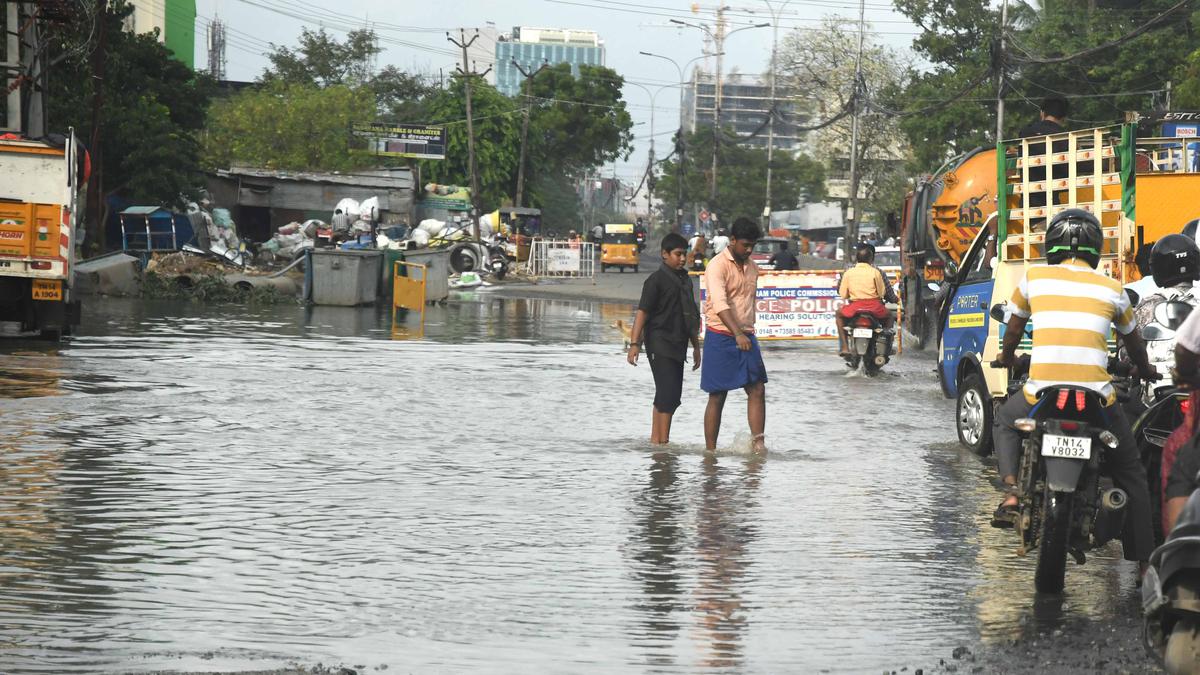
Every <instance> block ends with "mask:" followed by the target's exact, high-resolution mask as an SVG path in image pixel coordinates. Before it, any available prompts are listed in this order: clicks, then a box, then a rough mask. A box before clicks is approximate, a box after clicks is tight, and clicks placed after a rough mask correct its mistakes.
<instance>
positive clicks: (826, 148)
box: [778, 18, 911, 217]
mask: <svg viewBox="0 0 1200 675" xmlns="http://www.w3.org/2000/svg"><path fill="white" fill-rule="evenodd" d="M856 33H857V31H853V32H852V31H850V30H847V28H846V26H845V24H844V23H843V22H842V21H841V20H840V19H836V18H827V19H826V20H825V22H824V25H823V26H822V28H821V29H820V30H819V31H804V32H803V33H801V32H800V31H793V32H792V33H790V34H789V35H787V36H786V37H785V38H784V40H783V44H782V45H781V46H780V49H779V56H778V63H779V66H778V68H779V71H780V72H779V76H780V79H781V81H782V82H784V83H786V85H787V87H788V88H789V89H791V90H793V91H803V92H809V93H810V95H811V96H812V97H814V98H815V99H816V102H815V104H813V105H812V106H811V108H810V114H811V115H812V116H813V117H814V118H815V119H816V120H818V121H823V120H828V119H832V118H834V117H836V116H837V115H839V114H841V113H843V111H847V110H850V108H851V107H852V99H853V93H854V91H855V83H854V78H855V60H856V57H857V49H858V36H857V34H856ZM910 70H911V65H910V64H909V63H908V62H907V61H906V60H905V59H903V58H901V57H900V56H898V55H897V54H896V52H895V51H893V50H891V49H889V48H888V47H886V46H884V45H882V44H879V43H877V42H875V41H873V40H866V41H865V43H864V45H863V55H862V78H863V81H862V90H863V91H864V92H865V93H866V95H867V96H868V97H870V96H876V97H880V96H881V95H882V94H884V93H886V92H890V91H893V90H895V89H897V88H898V87H900V86H901V83H902V82H903V81H904V79H905V77H906V75H907V73H908V72H909V71H910ZM851 127H852V120H851V118H850V117H849V116H848V115H847V116H845V117H843V118H842V119H840V120H838V121H836V122H834V123H833V124H830V125H828V126H826V127H824V128H822V129H818V130H817V131H814V132H812V134H813V136H814V141H813V144H812V146H813V147H814V148H816V149H817V153H816V154H817V158H818V159H819V160H821V161H822V162H823V163H824V164H825V165H826V166H827V167H829V169H830V170H831V173H832V174H833V175H834V176H836V183H835V185H834V186H831V188H836V189H837V190H838V191H839V192H843V191H844V194H845V195H847V196H849V192H850V190H849V187H850V179H849V165H850V161H849V159H850V149H851V145H852V143H851V136H852V129H851ZM910 156H911V151H910V149H909V147H908V143H907V142H906V140H905V138H904V135H903V133H902V132H901V130H900V127H899V124H898V123H897V120H896V119H895V117H893V116H892V115H889V114H887V112H886V111H882V110H879V109H875V108H872V107H870V106H869V105H868V106H866V110H865V111H864V112H862V113H861V114H860V120H859V130H858V157H857V158H856V160H855V161H856V164H857V169H858V171H859V175H860V177H861V179H860V186H859V196H860V198H861V199H862V200H863V201H862V205H861V206H862V208H863V210H864V212H867V211H871V210H875V211H876V212H877V213H879V214H880V216H881V217H882V216H883V215H884V214H886V213H888V212H891V211H895V210H897V209H898V208H899V207H900V204H901V202H902V201H903V199H904V194H903V192H899V193H898V194H897V193H896V186H897V185H903V184H904V182H903V180H902V179H898V178H897V176H906V175H907V173H908V168H907V163H908V159H909V157H910Z"/></svg>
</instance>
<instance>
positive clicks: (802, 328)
mask: <svg viewBox="0 0 1200 675" xmlns="http://www.w3.org/2000/svg"><path fill="white" fill-rule="evenodd" d="M841 274H842V273H841V272H824V271H820V272H818V271H810V272H766V271H764V272H761V273H760V274H759V275H758V292H757V294H756V296H755V308H756V310H757V316H756V317H755V326H754V329H755V334H756V336H757V337H758V339H759V340H834V339H837V323H836V318H835V317H836V314H837V311H838V309H840V308H841V306H842V305H843V304H845V301H844V300H842V299H841V298H840V297H838V282H839V280H840V279H841ZM889 276H890V275H889ZM707 295H708V294H707V291H706V289H705V287H704V276H703V275H701V276H700V299H701V302H702V303H703V301H704V299H705V298H706V297H707ZM701 319H702V320H703V312H701Z"/></svg>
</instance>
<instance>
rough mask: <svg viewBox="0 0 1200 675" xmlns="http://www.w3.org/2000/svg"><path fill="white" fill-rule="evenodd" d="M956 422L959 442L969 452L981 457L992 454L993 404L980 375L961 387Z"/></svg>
mask: <svg viewBox="0 0 1200 675" xmlns="http://www.w3.org/2000/svg"><path fill="white" fill-rule="evenodd" d="M954 421H955V426H956V427H958V440H959V442H960V443H962V444H963V445H964V446H966V448H967V449H968V450H970V451H971V452H973V453H975V454H976V455H979V456H980V457H985V456H987V455H990V454H992V402H991V400H989V398H988V393H987V389H986V388H984V386H983V378H982V377H980V376H979V374H978V373H971V374H970V375H968V376H967V377H966V379H964V380H963V381H962V384H960V385H959V387H958V405H957V407H956V408H955V415H954Z"/></svg>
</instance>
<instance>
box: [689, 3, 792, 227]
mask: <svg viewBox="0 0 1200 675" xmlns="http://www.w3.org/2000/svg"><path fill="white" fill-rule="evenodd" d="M727 9H730V8H729V7H727V6H724V5H722V6H721V7H718V8H717V31H716V34H714V33H713V32H712V30H711V29H709V27H708V26H705V25H704V24H694V23H688V22H686V21H680V20H678V19H670V22H671V23H677V24H679V25H681V26H688V27H690V28H698V29H700V30H702V31H704V33H705V34H707V35H708V36H709V38H711V39H712V41H713V43H714V47H715V49H716V50H717V53H716V57H717V72H716V76H715V78H714V81H715V91H714V94H715V96H714V97H713V148H712V176H711V179H710V182H709V188H708V199H709V204H708V208H709V210H710V211H712V212H714V213H716V212H717V204H716V202H717V169H718V160H717V149H718V146H719V145H720V131H721V57H722V56H724V55H725V40H726V39H727V38H730V37H732V36H733V35H734V34H735V33H739V32H741V31H744V30H750V29H751V28H766V27H768V26H770V25H771V24H769V23H759V24H755V25H753V26H744V27H742V28H738V29H737V30H731V31H729V33H728V35H727V34H726V33H725V10H727Z"/></svg>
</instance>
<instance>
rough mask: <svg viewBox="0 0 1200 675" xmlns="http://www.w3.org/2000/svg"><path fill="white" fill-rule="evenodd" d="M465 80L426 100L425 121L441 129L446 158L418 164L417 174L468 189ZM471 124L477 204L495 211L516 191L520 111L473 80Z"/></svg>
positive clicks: (492, 89) (494, 90)
mask: <svg viewBox="0 0 1200 675" xmlns="http://www.w3.org/2000/svg"><path fill="white" fill-rule="evenodd" d="M465 90H466V81H465V79H464V78H463V77H455V78H454V79H453V81H451V83H450V86H449V87H447V88H446V89H443V90H441V91H439V92H437V93H436V94H434V95H433V96H432V97H430V99H429V101H428V111H429V117H430V121H431V122H432V123H435V124H444V125H446V159H442V160H423V161H421V163H420V164H421V175H422V176H423V177H424V178H426V179H428V180H431V181H433V182H435V183H450V184H454V185H463V186H469V185H470V184H471V171H470V164H469V162H468V154H469V153H468V148H467V124H466V119H467V99H466V91H465ZM471 106H472V111H471V112H472V117H473V118H474V125H475V158H476V159H475V165H476V166H477V167H478V171H479V195H477V201H478V202H479V203H480V204H481V205H482V206H483V207H484V208H494V207H496V206H499V205H501V204H503V203H505V202H507V201H509V200H511V199H512V195H513V192H514V190H515V189H516V180H517V160H518V159H519V152H520V143H521V116H520V114H519V113H520V108H518V106H517V105H516V104H515V103H514V102H513V100H512V99H510V98H508V97H507V96H505V95H504V94H501V93H500V92H499V91H496V88H495V87H493V86H491V85H489V84H487V83H486V82H483V81H481V80H480V79H479V78H475V80H474V82H472V83H471Z"/></svg>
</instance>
